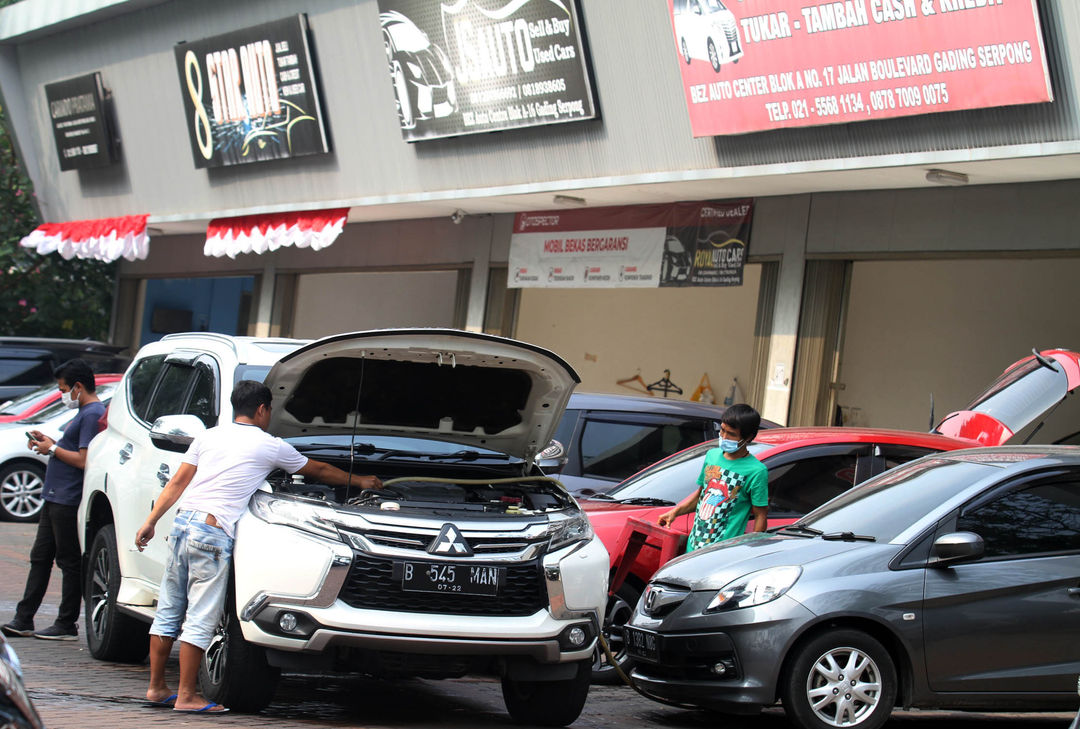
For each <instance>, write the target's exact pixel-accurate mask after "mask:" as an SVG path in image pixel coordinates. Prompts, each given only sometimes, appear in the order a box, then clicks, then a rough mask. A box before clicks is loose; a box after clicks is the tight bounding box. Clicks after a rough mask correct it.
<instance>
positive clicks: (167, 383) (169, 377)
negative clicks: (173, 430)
mask: <svg viewBox="0 0 1080 729" xmlns="http://www.w3.org/2000/svg"><path fill="white" fill-rule="evenodd" d="M194 374H195V368H194V367H190V366H188V365H180V364H168V365H166V367H165V372H164V373H163V374H162V375H161V380H160V381H159V382H158V386H157V389H156V390H154V395H153V397H152V398H151V400H150V406H149V407H148V408H147V410H146V417H145V418H144V419H145V420H146V422H148V423H153V422H154V421H155V420H157V419H158V418H160V417H161V416H163V415H179V414H181V413H183V412H184V402H185V398H186V396H187V392H188V387H189V386H190V385H191V379H192V377H194Z"/></svg>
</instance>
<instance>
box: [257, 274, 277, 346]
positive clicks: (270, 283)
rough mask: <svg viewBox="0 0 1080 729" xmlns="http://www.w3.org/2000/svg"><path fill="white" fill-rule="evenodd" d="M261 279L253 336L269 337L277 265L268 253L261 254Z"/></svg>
mask: <svg viewBox="0 0 1080 729" xmlns="http://www.w3.org/2000/svg"><path fill="white" fill-rule="evenodd" d="M263 256H264V257H265V258H266V261H265V262H264V264H263V272H262V281H261V282H260V284H259V300H258V302H256V315H255V336H256V337H269V336H270V322H271V319H272V318H273V313H274V282H275V279H276V278H277V266H275V265H274V259H273V257H272V256H271V255H269V254H265V253H264V254H263Z"/></svg>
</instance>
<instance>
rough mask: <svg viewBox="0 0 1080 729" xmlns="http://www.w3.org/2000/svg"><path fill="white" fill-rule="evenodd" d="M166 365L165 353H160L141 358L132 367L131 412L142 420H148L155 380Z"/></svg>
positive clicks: (130, 382)
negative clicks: (147, 415)
mask: <svg viewBox="0 0 1080 729" xmlns="http://www.w3.org/2000/svg"><path fill="white" fill-rule="evenodd" d="M164 366H165V355H163V354H158V355H154V356H153V357H147V358H145V359H141V360H139V361H138V362H136V363H135V366H134V367H132V368H131V374H130V375H129V376H128V385H127V387H128V404H129V406H130V407H131V412H133V413H135V416H136V417H138V418H139V419H140V420H144V421H145V420H146V408H147V406H148V405H149V404H150V393H151V392H153V389H154V382H155V381H156V380H157V377H158V375H159V374H160V373H161V368H162V367H164Z"/></svg>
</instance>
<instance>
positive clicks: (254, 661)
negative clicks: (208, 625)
mask: <svg viewBox="0 0 1080 729" xmlns="http://www.w3.org/2000/svg"><path fill="white" fill-rule="evenodd" d="M235 602H236V599H235V598H234V597H233V594H232V589H231V588H230V590H229V597H228V600H226V602H225V614H224V615H223V616H222V618H221V625H220V626H218V630H217V633H215V634H214V637H213V639H212V640H211V641H210V645H209V646H208V647H207V648H206V653H205V654H204V655H203V661H202V664H201V665H200V666H199V684H200V685H201V687H202V692H203V696H205V697H206V698H208V699H209V700H210V701H216V702H217V703H219V704H222V705H224V706H227V707H229V708H230V709H233V710H234V711H246V712H255V711H259V710H260V709H264V708H266V706H267V705H268V704H269V703H270V702H271V701H272V700H273V699H274V691H275V690H276V689H277V681H278V676H279V675H280V673H281V672H280V671H279V670H278V669H277V668H274V667H273V666H271V665H270V664H269V663H267V661H266V651H265V650H263V649H262V648H260V647H258V646H255V645H252V644H251V643H248V642H247V641H246V640H244V636H243V634H242V633H241V631H240V623H239V620H238V619H237V617H236V607H235Z"/></svg>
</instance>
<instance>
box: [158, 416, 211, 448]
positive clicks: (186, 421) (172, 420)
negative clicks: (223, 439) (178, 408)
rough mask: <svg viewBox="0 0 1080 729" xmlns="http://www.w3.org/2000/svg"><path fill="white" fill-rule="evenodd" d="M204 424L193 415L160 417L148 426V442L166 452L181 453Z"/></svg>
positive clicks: (201, 430) (201, 429)
mask: <svg viewBox="0 0 1080 729" xmlns="http://www.w3.org/2000/svg"><path fill="white" fill-rule="evenodd" d="M204 430H206V424H205V423H203V421H201V420H199V418H198V417H196V416H194V415H162V416H161V417H160V418H158V419H157V420H155V421H154V424H153V425H152V426H150V442H151V443H153V444H154V445H155V446H157V447H158V448H161V449H162V450H166V451H175V452H177V453H183V452H184V451H186V450H187V448H188V446H189V445H191V441H193V440H194V439H195V436H196V435H198V434H199V433H201V432H203V431H204Z"/></svg>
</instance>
